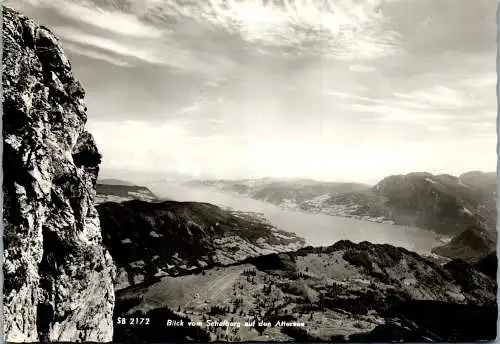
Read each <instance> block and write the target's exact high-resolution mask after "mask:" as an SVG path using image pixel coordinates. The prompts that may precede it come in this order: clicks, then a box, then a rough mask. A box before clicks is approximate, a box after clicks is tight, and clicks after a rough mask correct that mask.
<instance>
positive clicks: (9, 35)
mask: <svg viewBox="0 0 500 344" xmlns="http://www.w3.org/2000/svg"><path fill="white" fill-rule="evenodd" d="M2 12H3V71H2V72H3V79H2V86H3V95H4V99H3V137H4V142H3V149H4V151H3V171H4V180H3V192H4V215H3V216H4V218H3V220H4V249H5V251H4V266H3V269H4V282H5V283H4V291H3V292H4V299H3V301H4V325H5V339H6V340H7V341H8V342H33V341H58V342H61V341H98V342H100V341H110V340H111V339H112V335H113V320H112V315H113V307H114V292H113V284H112V280H113V278H114V275H115V268H114V265H113V262H112V259H111V256H110V255H109V253H108V252H107V251H106V250H105V249H104V247H103V245H102V243H101V242H102V238H101V232H100V224H99V217H98V214H97V211H96V209H95V208H94V205H93V198H94V196H95V183H96V179H97V174H98V171H99V163H100V161H101V155H100V154H99V152H98V150H97V147H96V145H95V143H94V140H93V138H92V135H90V134H89V133H87V132H86V131H85V123H86V120H87V115H86V107H85V104H84V94H85V92H84V90H83V88H82V86H81V84H80V83H79V81H78V80H76V79H75V78H74V76H73V74H72V72H71V65H70V62H69V61H68V58H67V57H66V55H65V54H64V52H63V50H62V49H61V45H60V43H59V42H58V40H57V38H56V37H55V36H54V35H53V34H52V32H51V31H50V30H49V29H47V28H45V27H43V26H40V25H38V24H37V23H35V22H34V21H32V20H30V19H28V18H26V17H25V16H23V15H21V14H19V13H17V12H16V11H14V10H12V9H10V8H8V7H5V6H3V9H2Z"/></svg>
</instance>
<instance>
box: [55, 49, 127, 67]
mask: <svg viewBox="0 0 500 344" xmlns="http://www.w3.org/2000/svg"><path fill="white" fill-rule="evenodd" d="M64 47H65V48H66V49H69V50H70V51H72V52H73V53H75V54H79V55H83V56H86V57H89V58H91V59H95V60H101V61H106V62H108V63H110V64H113V65H116V66H119V67H130V66H132V63H130V62H128V61H124V60H123V59H120V57H118V58H115V57H112V56H110V54H106V53H102V52H99V51H96V50H94V49H92V48H87V47H84V46H79V45H76V44H71V43H66V44H64Z"/></svg>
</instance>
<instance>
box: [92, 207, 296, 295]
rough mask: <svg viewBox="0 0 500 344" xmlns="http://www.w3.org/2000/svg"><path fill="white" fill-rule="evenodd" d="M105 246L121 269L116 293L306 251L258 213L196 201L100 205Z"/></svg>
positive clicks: (291, 235)
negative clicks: (168, 278)
mask: <svg viewBox="0 0 500 344" xmlns="http://www.w3.org/2000/svg"><path fill="white" fill-rule="evenodd" d="M97 211H98V212H99V218H100V222H101V228H102V235H103V241H104V244H105V246H106V247H107V248H108V250H109V251H110V252H111V254H112V256H113V258H114V261H115V264H116V266H117V268H118V278H117V281H116V286H115V288H118V289H120V288H123V287H125V286H128V285H134V284H137V283H141V282H144V281H147V280H150V279H152V278H155V277H159V276H163V275H177V274H179V273H186V272H189V271H191V270H195V269H198V268H200V267H206V266H209V267H210V266H214V265H215V264H219V265H225V264H232V263H235V262H237V261H241V260H243V259H245V258H247V257H251V256H257V255H263V254H268V253H273V252H280V251H289V250H293V249H298V248H300V247H303V246H304V243H305V241H304V240H303V239H302V238H299V237H297V236H296V235H294V234H293V233H289V232H284V231H280V230H277V229H276V228H274V227H273V226H271V225H270V224H268V223H267V222H266V221H265V220H264V219H262V218H260V217H259V216H258V215H257V214H251V213H243V212H237V211H229V210H224V209H221V208H219V207H217V206H215V205H211V204H207V203H197V202H174V201H163V202H156V203H151V202H145V201H141V200H133V201H125V202H121V203H115V202H106V203H102V204H100V205H98V206H97Z"/></svg>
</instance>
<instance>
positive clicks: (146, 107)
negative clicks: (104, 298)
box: [6, 0, 497, 183]
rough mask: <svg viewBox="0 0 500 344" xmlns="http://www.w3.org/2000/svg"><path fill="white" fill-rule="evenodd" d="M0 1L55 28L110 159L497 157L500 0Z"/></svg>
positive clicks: (288, 166) (260, 172)
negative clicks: (498, 16)
mask: <svg viewBox="0 0 500 344" xmlns="http://www.w3.org/2000/svg"><path fill="white" fill-rule="evenodd" d="M6 3H7V4H8V5H11V6H13V7H14V8H16V9H18V10H20V11H21V12H22V13H24V14H26V15H28V16H30V17H33V18H35V19H36V20H38V21H39V22H41V23H42V24H44V25H46V26H48V27H49V28H51V29H52V30H53V31H54V32H55V33H56V34H57V35H58V36H59V37H60V39H61V41H62V43H63V48H64V49H65V51H66V52H67V53H68V55H69V56H70V59H71V63H72V68H73V71H74V73H75V75H76V76H77V77H78V78H79V79H80V80H81V81H82V84H83V85H84V88H85V90H86V93H87V96H86V101H87V105H88V130H89V131H90V132H91V133H92V134H93V135H94V136H95V138H96V141H97V144H98V146H99V148H100V150H101V152H102V153H103V155H104V159H103V164H102V170H103V171H106V170H108V171H111V170H128V171H136V172H138V173H143V172H149V173H161V172H163V171H165V172H175V173H181V174H189V175H193V176H206V175H209V176H218V177H220V178H231V179H237V178H251V177H253V178H259V177H282V178H311V179H317V180H345V181H360V182H370V183H372V182H373V181H375V180H378V179H381V178H383V177H385V176H387V175H391V174H405V173H408V172H415V171H427V172H430V173H436V174H441V173H449V174H453V175H459V174H461V173H464V172H467V171H470V170H484V171H492V170H495V169H496V163H497V155H496V151H495V148H496V142H497V136H496V104H497V98H496V89H495V85H496V82H497V75H496V64H495V63H496V61H495V57H496V50H497V47H496V38H495V35H496V22H495V13H496V5H497V4H496V2H495V1H491V0H476V1H470V0H338V1H335V2H331V1H324V0H323V1H320V0H295V1H291V0H280V1H278V0H268V1H250V0H244V1H239V0H225V1H224V0H203V1H180V0H137V1H132V0H122V1H118V0H116V1H113V0H106V1H104V0H99V1H98V0H76V1H69V0H9V1H6ZM464 23H467V25H464Z"/></svg>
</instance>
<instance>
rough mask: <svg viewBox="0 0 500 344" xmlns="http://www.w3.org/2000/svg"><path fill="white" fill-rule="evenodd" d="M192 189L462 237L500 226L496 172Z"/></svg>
mask: <svg viewBox="0 0 500 344" xmlns="http://www.w3.org/2000/svg"><path fill="white" fill-rule="evenodd" d="M187 185H190V186H197V187H213V188H217V189H219V190H223V191H229V192H233V193H237V194H240V195H246V196H248V197H250V198H254V199H258V200H262V201H266V202H270V203H273V204H276V205H279V206H281V207H284V208H287V209H292V210H301V211H307V212H312V213H322V214H328V215H335V216H346V217H354V218H359V219H364V220H369V221H377V222H388V223H393V224H400V225H410V226H417V227H421V228H424V229H428V230H432V231H435V232H437V233H440V234H445V235H457V234H460V233H461V232H463V231H464V230H465V229H467V228H469V226H478V225H480V226H482V227H484V228H486V229H488V230H490V231H493V230H494V229H495V226H496V174H495V173H484V172H479V171H473V172H468V173H465V174H463V175H461V176H459V177H454V176H451V175H445V174H442V175H432V174H430V173H425V172H422V173H410V174H407V175H394V176H389V177H386V178H384V179H383V180H381V181H380V182H379V183H377V184H376V185H375V186H373V187H371V186H369V185H365V184H358V183H325V182H318V181H311V180H297V181H267V180H237V181H228V180H214V181H211V180H208V181H191V182H188V183H187Z"/></svg>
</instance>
